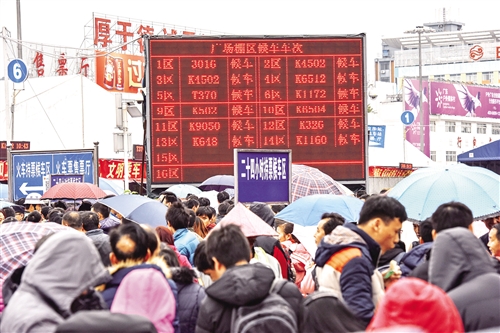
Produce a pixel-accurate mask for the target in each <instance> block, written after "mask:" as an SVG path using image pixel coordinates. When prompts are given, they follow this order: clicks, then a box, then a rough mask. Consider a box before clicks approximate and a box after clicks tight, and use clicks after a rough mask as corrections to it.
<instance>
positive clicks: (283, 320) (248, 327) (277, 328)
mask: <svg viewBox="0 0 500 333" xmlns="http://www.w3.org/2000/svg"><path fill="white" fill-rule="evenodd" d="M286 283H288V281H286V280H283V279H280V280H275V281H274V282H273V285H272V286H271V290H270V291H269V295H268V296H267V297H266V298H265V299H264V300H262V301H261V302H260V303H258V304H255V305H245V306H240V307H238V308H234V309H233V311H232V314H231V333H278V332H279V333H297V332H298V331H299V329H298V325H297V317H296V315H295V311H294V310H293V309H292V307H291V306H290V304H289V303H288V302H287V301H286V300H285V299H283V297H281V296H280V295H279V294H278V293H279V292H280V291H281V289H282V288H283V286H284V285H285V284H286Z"/></svg>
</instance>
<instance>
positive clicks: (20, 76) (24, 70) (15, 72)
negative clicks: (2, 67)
mask: <svg viewBox="0 0 500 333" xmlns="http://www.w3.org/2000/svg"><path fill="white" fill-rule="evenodd" d="M7 75H8V76H9V79H10V80H11V81H12V82H14V83H21V82H24V81H26V79H27V78H28V67H27V66H26V64H25V63H24V61H22V60H21V59H14V60H12V61H11V62H9V65H8V66H7Z"/></svg>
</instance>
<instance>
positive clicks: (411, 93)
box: [403, 79, 431, 157]
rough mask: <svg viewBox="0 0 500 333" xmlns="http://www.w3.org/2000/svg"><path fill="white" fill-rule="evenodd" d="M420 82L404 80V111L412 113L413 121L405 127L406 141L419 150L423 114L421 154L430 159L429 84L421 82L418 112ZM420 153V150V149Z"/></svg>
mask: <svg viewBox="0 0 500 333" xmlns="http://www.w3.org/2000/svg"><path fill="white" fill-rule="evenodd" d="M419 84H420V82H419V80H413V79H404V81H403V92H404V99H405V111H410V112H411V113H413V116H414V119H415V121H414V122H413V123H412V124H410V125H408V126H406V140H408V142H410V143H411V144H412V145H414V146H415V147H417V148H418V149H420V122H421V118H420V112H423V142H424V150H423V153H424V154H425V155H426V156H427V157H430V154H431V152H430V141H429V82H428V81H422V86H423V87H422V110H420V90H419V87H420V85H419ZM420 150H421V151H422V149H420Z"/></svg>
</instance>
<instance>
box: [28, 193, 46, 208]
mask: <svg viewBox="0 0 500 333" xmlns="http://www.w3.org/2000/svg"><path fill="white" fill-rule="evenodd" d="M41 198H42V195H41V194H39V193H36V192H31V193H30V194H28V195H27V196H26V199H25V200H24V204H25V205H43V204H45V202H43V201H42V200H41Z"/></svg>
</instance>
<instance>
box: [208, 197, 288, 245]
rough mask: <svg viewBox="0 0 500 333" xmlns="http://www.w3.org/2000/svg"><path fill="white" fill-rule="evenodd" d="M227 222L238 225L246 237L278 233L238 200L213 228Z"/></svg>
mask: <svg viewBox="0 0 500 333" xmlns="http://www.w3.org/2000/svg"><path fill="white" fill-rule="evenodd" d="M228 224H236V225H238V226H240V228H241V231H242V232H243V234H244V235H245V236H246V237H256V236H276V235H278V233H277V232H276V231H275V230H274V229H273V228H271V226H270V225H269V224H267V223H266V222H264V220H262V219H261V218H260V217H258V216H257V215H255V214H254V213H252V212H251V211H250V209H248V208H246V207H245V206H244V205H243V204H242V203H240V202H238V203H237V204H236V205H235V206H234V208H233V209H231V211H230V212H229V213H228V214H227V215H226V216H225V217H224V218H223V219H222V220H221V221H220V222H219V224H217V226H216V227H215V228H214V229H217V228H220V227H221V226H224V225H228Z"/></svg>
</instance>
